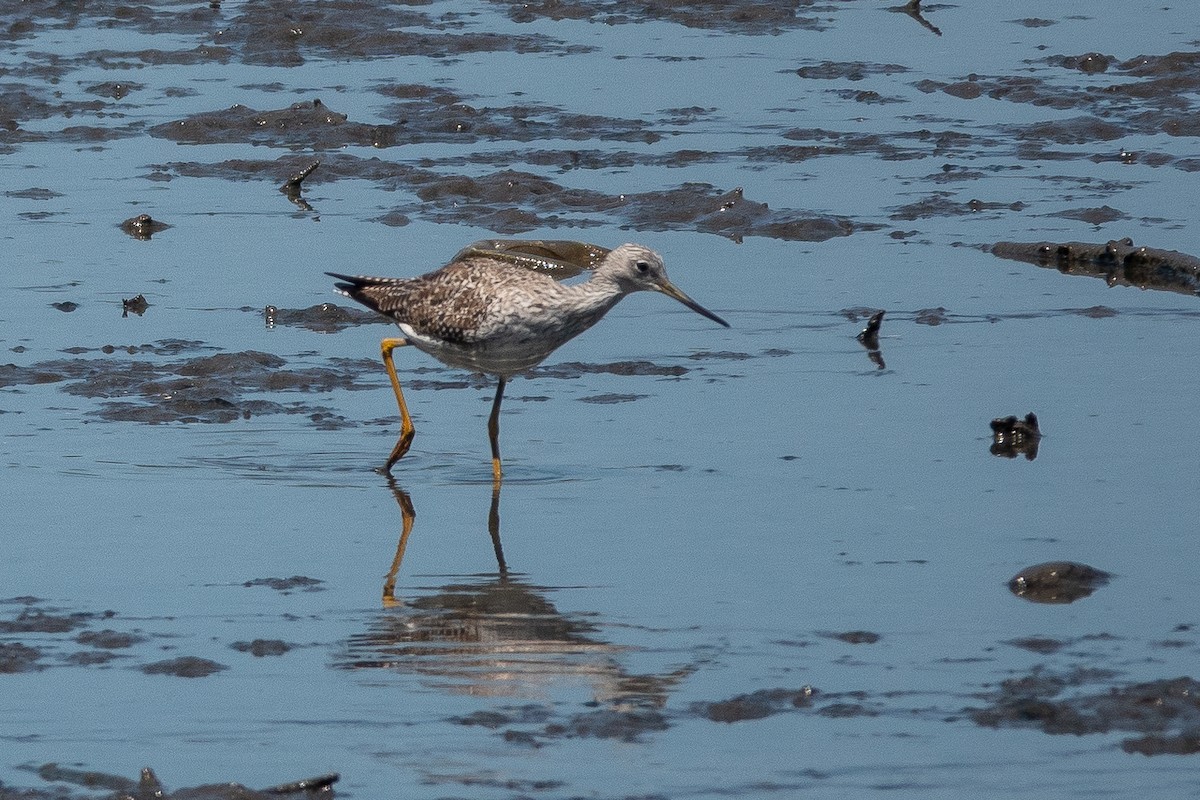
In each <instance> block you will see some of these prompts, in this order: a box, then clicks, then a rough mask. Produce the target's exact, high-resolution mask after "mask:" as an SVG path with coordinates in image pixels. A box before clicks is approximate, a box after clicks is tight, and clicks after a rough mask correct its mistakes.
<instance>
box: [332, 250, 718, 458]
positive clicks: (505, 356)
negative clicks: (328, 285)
mask: <svg viewBox="0 0 1200 800" xmlns="http://www.w3.org/2000/svg"><path fill="white" fill-rule="evenodd" d="M327 274H329V275H331V276H333V277H335V278H337V279H338V280H339V281H341V283H337V284H335V287H336V288H337V290H338V291H339V292H340V293H341V294H343V295H345V296H347V297H350V298H353V299H354V300H357V301H358V302H360V303H362V304H363V305H365V306H367V307H368V308H372V309H374V310H376V311H378V312H379V313H381V314H383V315H385V316H387V317H389V318H391V319H392V320H394V321H395V323H396V324H397V325H398V326H399V327H400V330H401V331H402V332H403V333H404V338H403V339H386V340H384V343H383V349H384V361H385V363H386V364H387V366H388V371H389V375H390V376H391V377H392V380H393V387H394V388H395V390H396V399H397V402H398V403H399V404H400V410H401V416H402V418H407V413H408V412H407V410H406V409H405V407H404V399H403V395H402V394H401V392H400V388H399V381H398V379H397V378H396V376H395V368H394V365H393V364H392V363H391V350H392V349H394V348H396V347H399V346H402V345H404V344H411V345H413V346H414V347H416V348H418V349H420V350H423V351H425V352H426V353H429V354H430V355H432V356H434V357H435V358H437V359H438V360H439V361H442V362H443V363H445V364H449V365H450V366H454V367H460V368H462V369H467V370H471V371H474V372H482V373H484V374H488V375H495V376H497V377H498V378H499V379H500V385H499V387H498V390H497V393H496V400H495V403H494V404H493V408H492V418H491V420H490V421H489V423H490V424H489V427H490V428H491V429H492V430H493V431H494V430H495V429H496V427H497V425H498V423H497V422H496V417H497V414H498V412H499V408H500V399H501V397H502V396H503V391H504V385H505V383H506V381H507V379H508V378H509V377H511V376H512V375H514V374H516V373H518V372H521V371H522V370H526V369H529V368H531V367H534V366H536V365H537V364H540V363H541V362H542V361H543V360H544V359H545V358H546V356H548V355H550V354H551V353H552V352H554V351H555V350H556V349H557V348H558V347H560V346H561V345H563V344H564V343H566V342H567V341H570V340H571V339H572V338H574V337H575V336H578V335H579V334H580V333H583V332H584V331H585V330H587V329H588V328H590V327H591V326H592V325H595V324H596V323H597V322H599V321H600V318H601V317H603V316H604V315H605V313H607V312H608V310H609V309H611V308H612V307H613V306H614V305H616V304H617V302H618V301H619V300H620V299H621V298H622V297H624V296H625V295H627V294H631V293H633V292H638V291H657V292H662V293H663V294H666V295H668V296H670V297H674V298H675V299H676V300H679V301H680V302H681V303H683V304H684V305H686V306H688V307H689V308H691V309H692V310H694V311H696V312H698V313H700V314H703V315H704V316H706V317H708V318H709V319H712V320H714V321H715V322H718V323H720V324H721V325H725V326H726V327H728V324H727V323H726V322H725V321H724V320H723V319H721V318H720V317H718V316H717V315H715V314H713V313H712V312H710V311H708V310H707V309H705V308H703V307H702V306H700V305H699V304H698V303H696V302H695V301H694V300H692V299H691V298H690V297H688V296H687V295H685V294H684V293H683V292H681V291H680V290H679V289H677V288H675V286H674V284H672V283H671V282H670V280H668V278H667V273H666V270H665V269H664V268H663V262H662V258H661V257H659V255H658V254H657V253H655V252H654V251H653V250H650V249H648V248H646V247H642V246H641V245H636V244H624V245H621V246H620V247H618V248H616V249H614V250H612V251H610V252H609V253H608V254H607V255H606V256H605V257H604V258H603V260H601V261H600V263H599V264H597V265H596V268H595V271H594V272H593V273H592V275H591V277H590V278H589V279H588V280H587V281H584V282H583V283H578V284H572V285H567V284H563V283H559V282H558V281H556V280H554V278H552V277H549V276H548V275H545V274H542V273H540V272H536V271H533V270H531V269H528V268H526V267H524V266H519V265H517V264H515V263H513V262H512V261H511V260H509V259H504V258H499V257H492V256H488V255H486V254H481V253H478V252H468V254H467V255H466V256H464V257H462V258H460V259H458V260H456V261H454V262H452V263H450V264H448V265H446V266H444V267H442V268H441V269H439V270H436V271H434V272H430V273H428V274H426V275H422V276H420V277H417V278H370V277H351V276H348V275H339V274H336V273H332V272H330V273H327ZM406 427H407V428H411V423H408V424H407V425H406ZM407 438H408V439H409V440H411V430H410V431H409V433H408V437H407ZM407 449H408V445H407V443H406V442H405V434H404V432H403V431H402V433H401V441H400V442H398V443H397V445H396V448H395V449H394V450H393V453H392V457H391V458H390V459H389V461H388V464H387V469H389V470H390V468H391V466H392V464H394V463H395V461H396V460H398V459H399V458H400V457H401V456H402V455H404V452H405V451H406V450H407ZM492 452H493V468H494V470H495V475H496V478H497V479H499V476H500V462H499V448H498V443H497V441H496V437H495V434H493V437H492Z"/></svg>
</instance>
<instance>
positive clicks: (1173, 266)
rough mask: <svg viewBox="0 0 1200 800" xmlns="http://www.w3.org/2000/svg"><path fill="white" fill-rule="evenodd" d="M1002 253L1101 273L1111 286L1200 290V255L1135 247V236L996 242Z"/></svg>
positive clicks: (1074, 271) (1073, 271) (1067, 271)
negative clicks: (1104, 239)
mask: <svg viewBox="0 0 1200 800" xmlns="http://www.w3.org/2000/svg"><path fill="white" fill-rule="evenodd" d="M991 252H992V253H993V254H994V255H997V256H999V257H1000V258H1006V259H1010V260H1013V261H1023V262H1025V263H1027V264H1036V265H1037V266H1039V267H1046V268H1048V269H1056V270H1058V271H1059V272H1061V273H1063V274H1064V275H1082V276H1085V277H1091V278H1099V279H1100V280H1102V281H1104V282H1105V283H1107V284H1108V285H1109V286H1133V287H1136V288H1138V289H1156V290H1160V291H1167V292H1180V293H1182V294H1187V295H1192V296H1195V295H1196V294H1198V293H1200V258H1197V257H1195V256H1192V255H1188V254H1186V253H1179V252H1176V251H1174V250H1162V249H1158V248H1154V247H1137V246H1135V245H1134V243H1133V240H1132V239H1130V238H1128V237H1126V238H1124V239H1114V240H1111V241H1108V242H1105V243H1103V244H1091V243H1087V242H1063V243H1058V244H1056V243H1053V242H1032V243H1021V242H997V243H996V244H994V245H992V246H991Z"/></svg>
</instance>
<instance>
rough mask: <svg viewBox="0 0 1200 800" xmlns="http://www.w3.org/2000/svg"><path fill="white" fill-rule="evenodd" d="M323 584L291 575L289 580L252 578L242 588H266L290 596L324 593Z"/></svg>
mask: <svg viewBox="0 0 1200 800" xmlns="http://www.w3.org/2000/svg"><path fill="white" fill-rule="evenodd" d="M324 583H325V581H322V580H320V579H318V578H309V577H307V576H305V575H293V576H292V577H290V578H254V579H253V580H249V581H246V582H245V583H243V584H242V586H246V587H253V586H266V587H267V588H268V589H274V590H275V591H277V592H280V593H282V594H291V593H292V592H323V591H325V587H324V585H323V584H324Z"/></svg>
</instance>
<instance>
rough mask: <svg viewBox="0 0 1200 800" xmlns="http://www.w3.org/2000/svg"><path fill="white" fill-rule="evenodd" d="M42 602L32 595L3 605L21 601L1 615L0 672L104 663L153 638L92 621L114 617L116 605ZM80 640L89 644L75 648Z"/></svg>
mask: <svg viewBox="0 0 1200 800" xmlns="http://www.w3.org/2000/svg"><path fill="white" fill-rule="evenodd" d="M40 603H41V601H39V600H37V599H36V598H31V597H26V598H16V599H15V600H9V601H4V605H13V606H20V610H19V611H18V612H17V613H15V614H13V615H11V616H9V617H8V618H0V673H6V672H8V673H11V672H26V671H30V670H40V669H44V668H46V667H47V666H49V665H50V664H59V665H66V666H75V667H91V666H100V665H104V664H107V663H108V662H109V661H112V660H113V659H114V658H122V657H126V656H125V655H124V654H118V653H117V652H115V651H118V650H126V649H129V648H132V647H135V646H136V645H139V644H144V643H145V642H147V641H149V639H150V637H149V636H147V635H145V634H143V633H142V632H140V631H137V630H134V631H130V632H126V631H118V630H113V629H112V628H111V627H105V628H101V629H99V630H97V629H93V628H92V627H91V626H92V625H96V624H98V623H105V622H110V621H111V620H112V619H114V618H115V617H116V616H117V615H116V612H113V611H104V612H99V613H93V612H86V611H74V612H71V611H64V610H62V609H58V608H51V607H44V606H42V605H40ZM0 607H3V606H2V605H0ZM110 624H111V623H110ZM26 639H27V641H22V640H26ZM77 645H83V646H85V647H87V648H90V649H87V650H75V649H74V648H75V646H77ZM67 651H70V652H67ZM48 659H50V660H48Z"/></svg>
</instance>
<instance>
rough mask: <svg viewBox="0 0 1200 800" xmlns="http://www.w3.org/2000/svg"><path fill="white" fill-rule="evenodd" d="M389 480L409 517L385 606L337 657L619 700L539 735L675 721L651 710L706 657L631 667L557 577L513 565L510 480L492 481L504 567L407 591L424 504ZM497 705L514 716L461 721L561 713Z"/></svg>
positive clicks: (496, 552)
mask: <svg viewBox="0 0 1200 800" xmlns="http://www.w3.org/2000/svg"><path fill="white" fill-rule="evenodd" d="M388 486H389V489H390V491H391V492H392V495H393V497H394V498H395V500H396V504H397V506H398V507H399V510H400V519H401V526H400V539H399V542H398V544H397V547H396V554H395V557H394V558H393V560H392V563H391V566H390V567H389V569H388V573H387V576H386V578H385V580H384V586H383V605H384V611H383V612H382V613H381V614H379V615H378V616H377V617H376V618H375V619H373V620H372V621H371V622H370V624H369V626H368V629H367V630H366V631H365V632H364V633H361V634H358V635H356V636H352V637H351V638H350V640H349V642H348V643H347V652H346V655H345V656H344V657H343V658H342V659H341V660H340V661H338V662H337V663H336V664H335V666H336V667H338V668H341V669H355V670H361V669H386V670H397V671H400V672H404V673H414V674H417V675H420V676H423V677H425V678H428V679H429V680H431V681H432V682H433V683H434V684H435V685H436V686H438V687H439V688H441V689H444V690H446V691H449V692H452V693H455V694H470V695H473V696H484V697H524V698H542V697H544V696H545V695H546V694H547V691H548V689H549V688H550V687H551V686H553V685H556V684H560V683H563V682H569V683H579V682H583V683H586V684H588V685H590V686H591V690H592V694H593V698H594V700H595V701H596V702H602V703H606V704H609V706H608V707H606V708H605V709H604V710H602V711H591V712H588V713H587V714H584V715H580V716H579V719H577V720H576V719H574V718H572V720H570V721H568V722H561V721H560V722H555V723H553V724H548V725H546V727H545V729H543V730H541V731H539V732H538V733H536V734H530V735H531V736H533V737H534V739H539V740H540V739H541V738H543V737H573V736H593V737H599V738H619V739H625V740H632V739H635V738H636V737H637V736H638V735H639V734H640V733H641V732H644V731H646V730H658V729H661V728H663V727H666V723H665V718H664V717H662V715H660V714H657V713H656V712H655V713H649V714H648V710H650V709H660V708H662V707H663V706H664V705H665V704H666V702H667V698H668V696H669V694H670V692H671V691H672V690H673V689H674V688H675V687H676V685H677V684H678V683H679V682H680V681H682V680H683V679H684V678H686V677H687V676H688V675H690V674H691V673H692V672H693V671H694V670H695V668H696V667H695V666H694V665H685V666H682V667H678V668H676V669H673V670H670V671H667V672H664V673H662V674H636V673H631V672H629V671H627V670H626V669H625V668H624V667H623V666H622V664H621V663H620V662H619V660H618V659H619V657H620V655H621V654H622V653H624V652H626V651H627V648H624V647H621V646H619V645H614V644H611V643H609V642H606V641H604V640H603V639H601V638H599V636H598V634H599V627H598V626H597V625H596V624H595V623H594V622H591V621H588V620H585V619H583V618H582V617H580V616H578V615H575V614H570V613H564V612H561V611H559V610H558V609H557V608H556V607H555V605H554V603H553V602H552V601H551V600H550V599H549V596H548V595H549V594H550V593H551V592H552V591H554V590H553V589H552V588H551V587H545V586H538V585H535V584H532V583H530V582H529V581H527V580H525V579H524V577H523V576H521V575H518V574H513V573H511V572H510V571H509V568H508V564H507V562H506V561H505V558H504V551H503V547H502V545H501V541H500V494H501V484H500V482H495V483H493V484H492V491H491V497H490V503H489V506H488V511H487V529H488V539H489V542H490V544H491V551H492V552H491V554H490V558H494V559H495V563H496V572H495V573H491V574H481V575H471V576H463V577H460V578H458V579H456V580H454V581H452V582H450V583H447V584H444V585H441V586H438V587H435V588H433V589H431V590H429V591H423V592H422V593H421V594H420V595H419V596H414V597H411V598H403V597H401V596H398V595H397V580H398V576H399V575H400V570H401V567H402V565H403V563H404V557H405V554H406V552H407V549H408V545H409V541H410V537H411V534H412V531H413V527H414V523H415V521H416V510H415V508H414V505H413V502H412V498H411V496H410V495H409V494H408V492H406V491H405V490H404V489H402V488H401V487H400V486H399V485H398V484H396V483H395V481H394V480H389V482H388ZM490 558H489V560H490ZM496 713H497V714H498V715H499V716H500V717H505V719H502V720H501V719H497V720H490V721H489V720H481V719H474V718H471V719H464V720H461V722H462V724H466V725H484V726H485V727H498V726H500V725H504V724H509V723H514V724H515V723H517V722H531V721H537V722H547V721H548V720H549V719H550V717H551V713H550V710H549V709H546V710H545V712H544V713H542V712H539V713H538V714H536V715H535V716H537V720H533V719H521V720H518V719H516V718H515V717H514V718H513V719H507V717H506V715H504V714H502V713H500V712H496ZM518 716H522V715H518ZM523 716H525V717H528V714H524V715H523ZM493 723H494V724H493ZM576 723H577V724H576ZM601 723H602V724H601Z"/></svg>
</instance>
